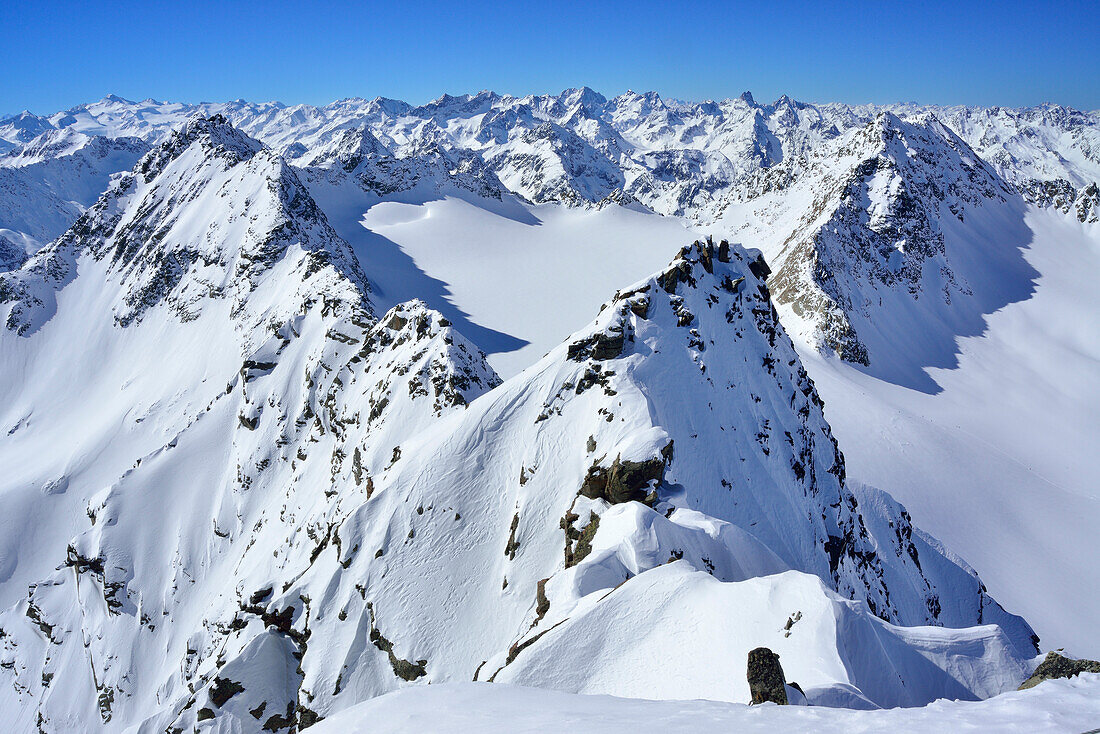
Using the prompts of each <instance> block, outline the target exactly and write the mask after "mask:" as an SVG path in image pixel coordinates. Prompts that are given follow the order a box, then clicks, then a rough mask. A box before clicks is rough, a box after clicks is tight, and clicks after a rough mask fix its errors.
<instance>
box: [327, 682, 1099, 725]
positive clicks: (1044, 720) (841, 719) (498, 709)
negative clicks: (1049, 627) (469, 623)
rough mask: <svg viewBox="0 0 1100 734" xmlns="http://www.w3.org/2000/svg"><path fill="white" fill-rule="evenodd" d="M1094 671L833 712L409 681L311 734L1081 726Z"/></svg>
mask: <svg viewBox="0 0 1100 734" xmlns="http://www.w3.org/2000/svg"><path fill="white" fill-rule="evenodd" d="M1098 694H1100V679H1098V676H1096V675H1095V674H1085V675H1082V676H1079V677H1077V678H1073V679H1071V680H1060V681H1051V682H1048V683H1044V684H1043V685H1042V686H1040V687H1038V688H1036V689H1033V690H1031V691H1023V692H1020V693H1007V694H1004V695H1002V696H997V697H996V698H993V699H990V700H988V701H981V702H978V703H963V702H952V701H937V702H935V703H933V704H931V705H929V706H926V707H924V708H922V709H917V710H914V709H890V710H887V711H860V712H855V711H838V710H836V709H828V708H807V707H803V706H772V705H770V704H764V705H761V706H752V707H749V706H745V705H742V704H731V703H722V702H716V701H682V702H681V701H645V700H639V699H635V698H614V697H611V696H577V695H570V694H566V693H558V692H555V691H546V690H539V689H536V688H522V687H519V686H505V685H484V684H479V683H451V684H444V685H435V686H426V687H416V688H408V689H406V690H403V691H398V692H396V693H391V694H388V695H385V696H381V697H379V698H375V699H373V700H371V701H367V702H365V703H362V704H359V705H358V706H354V707H352V708H350V709H348V710H347V711H343V712H341V713H340V714H337V715H336V716H333V717H332V718H331V719H327V720H325V721H322V722H320V723H318V724H317V725H316V727H315V728H314V730H315V731H316V732H317V734H360V733H362V734H367V733H368V732H403V731H431V732H438V734H497V732H501V733H502V734H504V733H507V734H521V733H522V734H527V733H531V734H534V733H535V732H547V731H571V730H583V731H587V732H593V734H636V733H637V732H653V733H654V734H663V733H664V732H728V731H738V732H746V734H754V733H756V732H759V733H760V734H771V733H772V732H776V731H815V732H822V734H858V733H861V732H868V733H872V732H883V731H892V732H899V734H903V733H904V734H907V733H909V732H913V733H914V734H915V733H918V732H929V731H998V732H1027V734H1033V733H1034V734H1040V733H1041V732H1050V733H1051V734H1060V733H1061V732H1071V731H1072V732H1083V731H1086V730H1088V729H1089V728H1090V727H1094V726H1095V725H1096V722H1097V721H1100V695H1098Z"/></svg>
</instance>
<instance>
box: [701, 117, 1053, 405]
mask: <svg viewBox="0 0 1100 734" xmlns="http://www.w3.org/2000/svg"><path fill="white" fill-rule="evenodd" d="M758 183H759V188H758V190H759V191H761V192H763V193H760V194H757V193H750V194H740V195H737V196H734V197H731V199H730V200H729V201H727V202H726V204H725V206H726V209H725V211H724V212H723V215H722V218H721V220H720V222H721V223H722V226H724V227H725V228H727V229H728V230H730V231H734V232H737V234H738V235H739V236H745V237H751V238H752V239H753V240H754V241H756V242H758V243H759V244H760V246H761V247H762V248H764V249H765V250H766V251H767V252H768V255H769V263H770V265H771V267H772V269H773V271H774V273H773V274H772V276H771V279H770V281H769V282H770V284H771V287H772V289H773V291H774V292H775V296H776V302H777V304H779V305H780V307H781V308H782V309H784V313H785V316H786V319H785V320H786V321H787V325H788V327H789V328H791V329H792V330H797V331H800V332H802V333H804V335H805V338H806V340H807V341H808V342H809V343H811V344H814V345H815V346H817V347H818V348H820V349H823V350H828V351H830V352H834V353H836V354H837V355H838V356H840V357H841V358H842V359H844V360H846V361H849V362H852V363H856V364H860V365H864V366H866V367H868V368H870V370H871V372H872V373H874V374H876V375H878V376H880V377H883V378H885V379H889V380H891V381H895V382H899V383H902V384H907V385H911V386H914V387H920V388H921V389H928V388H926V387H925V386H926V385H927V384H928V383H929V379H928V377H927V375H925V374H924V372H923V369H924V368H926V367H929V366H936V367H948V366H951V365H952V364H953V362H954V355H955V349H956V345H955V339H956V338H957V337H960V336H967V335H972V334H978V333H981V331H982V330H983V328H984V321H983V316H984V315H985V314H988V313H992V312H993V311H996V310H997V309H998V308H1001V307H1002V306H1004V305H1006V304H1007V303H1010V302H1013V301H1017V300H1022V299H1023V298H1026V297H1027V296H1028V295H1030V293H1031V292H1032V291H1033V290H1034V288H1033V284H1032V282H1031V281H1032V278H1033V277H1034V275H1035V274H1036V273H1035V271H1034V269H1033V268H1031V267H1030V266H1029V265H1028V264H1027V263H1026V261H1025V260H1024V258H1023V256H1022V254H1021V249H1022V248H1023V247H1025V246H1026V245H1027V243H1028V241H1029V239H1030V237H1031V233H1030V231H1029V230H1028V228H1027V226H1026V225H1025V223H1024V213H1025V211H1026V203H1025V201H1024V200H1023V198H1022V197H1021V195H1020V194H1019V193H1018V192H1017V191H1016V190H1015V189H1014V188H1013V187H1012V186H1011V184H1009V183H1008V182H1006V181H1005V180H1004V179H1003V178H1001V177H1000V176H999V175H998V174H997V173H996V171H995V170H994V169H993V168H992V167H991V166H990V165H989V164H987V163H985V162H984V161H983V160H982V159H981V158H980V157H979V156H978V155H977V154H976V153H975V152H974V151H973V150H972V149H971V148H970V147H969V146H968V145H967V144H966V143H965V142H963V140H962V139H960V138H959V137H958V136H956V135H955V134H954V133H952V132H951V131H950V130H949V129H947V128H946V127H945V126H944V125H942V124H941V123H940V122H939V120H937V119H936V118H935V117H933V116H931V115H927V114H926V115H922V116H921V117H918V118H915V119H913V120H911V121H905V120H902V119H900V118H898V117H897V116H895V115H894V114H892V113H890V112H883V113H881V114H879V116H878V117H876V118H875V119H873V120H871V121H870V122H868V123H867V124H866V125H865V126H864V127H862V128H860V129H858V130H853V131H850V132H848V133H845V134H844V135H842V136H841V137H840V138H838V139H837V140H836V141H833V142H830V143H828V144H825V145H823V146H822V147H821V148H820V149H817V150H815V151H813V152H812V153H810V154H809V155H808V156H803V157H800V158H798V159H788V160H787V161H784V162H783V163H780V164H778V165H776V166H774V167H772V168H770V169H768V170H766V171H763V172H762V173H761V175H760V176H759V178H758ZM915 334H920V337H919V338H914V335H915Z"/></svg>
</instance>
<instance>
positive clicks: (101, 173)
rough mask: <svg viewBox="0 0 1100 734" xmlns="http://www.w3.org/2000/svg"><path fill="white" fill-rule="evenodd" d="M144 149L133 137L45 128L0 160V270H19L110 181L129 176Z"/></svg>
mask: <svg viewBox="0 0 1100 734" xmlns="http://www.w3.org/2000/svg"><path fill="white" fill-rule="evenodd" d="M16 139H19V138H16ZM147 150H149V146H148V144H147V143H145V142H144V141H142V140H139V139H137V138H126V137H122V138H105V137H102V136H88V135H84V134H83V133H78V132H74V131H72V130H67V129H66V130H55V129H53V128H47V129H45V130H44V131H43V132H42V133H41V134H40V135H38V136H36V137H34V138H33V139H31V140H29V141H28V142H27V143H26V144H25V145H23V146H21V147H19V148H16V149H14V150H12V151H10V152H9V153H8V154H7V155H0V271H3V270H10V269H12V268H14V267H18V266H19V265H21V264H22V263H23V262H24V261H25V260H26V259H27V257H29V256H30V255H32V254H34V253H35V252H37V251H38V249H39V248H41V247H42V245H44V244H46V243H48V242H50V241H51V240H53V239H55V238H56V237H58V236H59V235H61V233H63V232H64V231H65V230H66V229H68V228H69V225H71V224H72V223H73V222H74V221H75V220H76V218H77V217H78V216H79V215H80V213H81V212H82V211H83V210H84V209H85V208H87V207H88V206H90V205H91V204H93V203H94V202H95V201H96V199H98V198H99V196H100V194H102V193H103V192H104V191H105V190H106V189H107V186H108V184H109V183H110V180H111V176H113V175H114V174H116V173H120V172H122V171H128V170H129V169H130V168H132V167H133V165H134V163H135V162H136V161H137V159H138V158H140V157H141V156H142V155H143V154H144V153H145V152H146V151H147Z"/></svg>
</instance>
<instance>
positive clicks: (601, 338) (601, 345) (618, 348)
mask: <svg viewBox="0 0 1100 734" xmlns="http://www.w3.org/2000/svg"><path fill="white" fill-rule="evenodd" d="M625 343H626V340H625V337H624V336H623V332H622V327H619V328H618V329H617V330H613V331H611V333H608V334H596V335H595V336H591V337H589V338H587V339H584V340H582V341H579V342H576V343H574V344H570V345H569V352H568V355H567V356H568V357H569V359H572V360H574V361H577V362H582V361H584V360H585V359H589V358H591V359H594V360H597V361H603V360H605V359H615V358H616V357H618V356H620V355H621V354H622V353H623V347H624V346H625Z"/></svg>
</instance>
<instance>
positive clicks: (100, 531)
mask: <svg viewBox="0 0 1100 734" xmlns="http://www.w3.org/2000/svg"><path fill="white" fill-rule="evenodd" d="M214 212H217V215H216V216H211V215H212V214H213V213H214ZM238 222H240V223H243V224H244V225H245V226H240V225H238V224H237V223H238ZM195 223H199V224H198V225H196V224H195ZM181 263H182V265H181ZM166 264H167V265H166ZM165 273H166V274H165ZM55 275H56V277H54V276H55ZM5 277H6V278H7V280H5V281H4V282H5V284H7V285H8V286H9V287H12V288H16V287H17V288H19V289H20V290H21V293H20V294H19V296H20V297H17V298H16V299H14V300H13V301H11V302H10V303H9V308H10V309H11V312H12V313H15V314H16V315H17V317H18V318H19V320H18V321H12V322H10V323H12V328H9V329H7V330H5V331H4V333H3V336H2V337H0V338H3V339H4V355H5V360H4V363H3V368H4V370H5V373H6V374H8V375H10V376H13V377H14V376H16V375H19V376H20V378H19V379H18V381H17V380H15V379H13V380H10V381H5V384H10V385H11V386H12V387H11V388H9V389H11V390H17V392H11V393H10V394H8V395H7V396H6V400H5V412H4V421H5V424H6V425H8V426H9V428H8V429H7V439H6V441H5V442H4V445H3V447H2V450H3V451H4V453H5V454H6V455H8V457H9V459H10V457H12V456H24V457H31V459H29V460H26V459H25V460H23V461H20V462H18V463H17V464H16V465H17V466H18V467H19V471H18V472H16V473H15V475H13V476H12V477H10V478H9V481H10V482H11V484H10V486H8V487H6V488H5V496H6V497H7V498H8V500H9V502H10V515H9V520H8V521H9V522H14V523H15V524H20V523H24V522H26V521H27V520H29V519H30V518H35V517H37V518H38V519H37V520H36V521H35V522H34V523H32V524H31V527H33V532H32V533H30V534H27V535H26V536H22V537H21V536H19V535H18V534H15V533H11V532H6V533H5V535H4V542H5V546H6V547H5V553H4V554H3V555H4V557H5V559H6V567H5V569H4V571H5V574H6V576H7V579H8V583H7V584H5V587H4V588H5V593H6V594H7V596H6V603H12V602H14V604H15V606H14V607H12V609H10V610H9V611H8V612H7V613H5V614H4V615H3V616H4V617H5V619H6V621H5V622H3V623H0V626H2V628H3V629H4V635H3V636H2V637H3V641H2V643H0V645H2V647H3V659H4V661H5V663H4V668H5V670H4V673H5V676H7V674H8V672H9V671H10V673H11V675H12V677H10V678H7V680H6V682H5V683H6V684H5V685H4V686H3V693H2V696H3V700H4V702H5V703H4V704H3V708H4V710H5V711H11V712H13V714H15V715H16V719H17V723H16V726H17V727H19V728H34V727H39V728H43V729H44V730H47V731H55V730H56V731H66V730H72V729H73V728H87V727H89V726H92V725H93V722H100V723H101V724H102V725H103V726H104V727H105V728H106V729H108V730H114V729H118V728H121V727H122V726H123V725H124V724H126V725H128V724H129V723H135V722H138V721H140V720H141V719H143V718H145V717H147V716H151V715H152V714H153V713H155V712H158V711H163V712H167V713H170V716H169V720H170V719H172V718H175V717H176V716H177V715H179V714H180V712H181V711H182V710H183V707H184V704H186V699H187V698H189V697H190V691H191V689H190V688H188V687H187V686H188V685H190V686H194V685H195V682H196V681H206V682H209V681H207V679H206V678H205V677H204V676H205V675H206V668H202V667H201V666H200V663H203V664H204V665H206V666H209V665H212V664H213V663H214V659H213V658H208V657H207V656H208V655H211V654H213V655H214V657H215V658H217V659H220V660H222V662H224V661H225V657H226V655H230V654H231V655H232V657H234V658H236V657H237V654H238V653H240V655H241V662H238V663H237V665H248V664H250V663H249V661H252V662H253V663H254V662H256V661H257V660H258V661H259V663H260V664H261V665H267V666H269V670H274V669H275V667H277V665H278V664H280V663H281V664H282V665H283V668H282V669H283V670H284V671H286V674H287V675H288V676H290V677H289V678H287V679H286V680H284V681H283V683H284V685H283V686H282V687H281V688H280V687H279V685H278V678H277V677H276V680H275V682H271V683H269V684H268V688H267V689H265V690H270V691H271V694H270V696H269V698H271V699H272V707H273V710H272V712H271V714H270V716H274V715H276V714H277V711H275V710H274V707H275V699H276V698H277V696H282V697H283V699H284V700H285V701H286V702H287V703H291V704H296V701H297V695H298V693H297V691H298V684H297V682H295V681H294V680H292V679H293V671H294V670H295V668H296V665H295V663H294V657H293V656H294V655H300V654H301V650H299V649H298V648H297V647H296V646H295V645H296V644H297V642H296V641H295V638H294V637H293V636H290V637H286V636H284V635H283V634H282V633H281V632H277V631H273V632H271V633H270V634H261V635H259V637H258V638H257V639H255V640H251V639H250V640H246V642H249V643H250V645H249V646H248V647H247V649H241V650H238V651H236V652H234V651H232V649H230V650H229V651H228V652H227V651H226V650H225V649H221V648H218V649H215V648H214V647H204V646H202V645H201V644H200V642H198V640H200V639H201V634H202V633H201V630H203V629H206V628H208V626H209V625H211V624H214V623H215V622H217V621H218V620H220V619H222V618H225V617H226V616H229V617H232V616H233V614H234V613H236V612H237V611H239V610H240V606H241V605H240V597H239V594H238V593H234V584H235V581H237V580H238V579H239V580H241V581H243V580H244V579H246V578H248V577H249V576H248V570H251V571H254V572H255V573H257V574H259V576H260V577H265V576H266V577H270V576H273V575H279V574H280V573H283V572H285V573H286V574H288V575H290V576H292V577H293V576H296V575H300V573H301V572H302V569H303V568H306V567H308V565H309V564H310V563H312V561H313V559H314V558H315V555H316V554H311V550H312V549H315V547H316V544H317V542H318V541H319V540H320V539H321V538H320V536H318V535H317V532H318V531H321V532H323V528H325V527H329V530H330V531H331V526H327V525H326V524H325V522H326V520H328V519H330V518H332V517H339V515H340V502H339V501H337V502H336V503H335V505H334V504H333V503H332V501H331V498H332V497H333V496H335V495H336V494H343V495H347V498H348V499H347V500H345V501H349V500H350V498H352V497H355V496H356V495H361V496H369V495H370V494H371V492H372V491H373V487H372V480H371V478H370V477H371V474H372V473H373V472H375V471H377V470H378V467H381V466H384V464H385V461H388V460H389V459H390V458H391V457H390V452H391V450H392V445H391V444H390V441H391V439H392V435H399V436H402V437H403V436H406V435H409V434H415V433H416V432H417V431H418V430H420V429H421V428H422V427H424V426H425V425H426V424H428V423H430V422H433V421H435V420H437V419H438V418H439V417H440V416H441V415H443V414H445V413H447V412H451V411H454V410H456V409H461V408H462V407H463V406H465V405H466V404H467V403H468V402H469V401H470V400H472V399H473V398H474V397H475V396H476V395H478V394H480V392H482V391H484V390H486V389H488V388H490V387H492V386H493V385H495V384H496V383H497V382H498V381H499V380H498V378H497V377H496V375H495V374H494V373H493V372H492V370H491V369H489V368H488V367H487V366H485V363H484V355H482V354H481V353H480V352H479V351H478V350H477V349H476V348H475V347H473V346H472V345H470V344H469V343H468V342H466V341H465V340H464V339H463V338H462V337H460V336H459V335H457V334H455V333H454V332H453V330H452V329H451V328H450V325H449V324H448V323H447V322H446V320H445V319H443V318H442V317H441V316H439V315H438V314H436V313H434V312H432V311H430V310H428V309H426V308H425V307H424V306H423V304H420V303H416V302H413V303H409V304H404V305H401V306H398V307H396V308H394V309H392V310H391V311H390V312H389V313H387V314H386V315H385V317H384V318H383V319H382V320H381V321H379V322H375V321H374V319H373V316H372V308H371V305H370V303H369V302H368V301H367V300H366V298H365V287H366V281H365V277H364V276H363V275H362V273H361V271H360V270H359V266H358V263H357V261H356V260H355V258H354V255H353V254H351V252H350V250H349V249H348V248H347V245H346V243H343V241H342V240H339V238H337V237H336V236H335V234H334V233H333V232H332V231H331V229H330V228H328V225H327V223H326V222H325V220H324V216H323V215H322V214H320V212H319V210H318V209H317V208H316V205H315V204H313V202H312V199H310V198H309V195H308V193H307V192H306V191H305V189H304V188H303V187H302V185H301V184H300V182H298V180H297V177H296V175H295V174H294V173H293V171H292V170H291V169H289V167H287V166H286V165H285V164H284V163H282V162H281V160H280V159H279V158H278V156H276V155H274V154H273V153H271V152H270V151H268V150H266V149H264V148H262V146H260V145H259V144H258V143H256V142H255V141H253V140H251V139H250V138H248V137H247V136H244V135H243V134H241V133H239V132H237V131H236V130H234V129H233V128H231V127H229V126H228V125H226V124H225V123H224V121H223V120H220V119H218V118H214V119H209V120H201V119H196V120H194V121H192V122H191V123H189V124H188V125H187V126H186V127H185V128H184V129H183V130H181V131H180V132H179V133H178V134H176V135H174V136H173V137H172V138H170V139H169V140H167V141H165V142H164V143H163V144H162V145H160V146H158V147H157V148H156V149H154V150H153V151H152V152H151V153H150V154H149V155H148V156H146V157H145V158H143V159H142V161H140V162H139V163H138V165H137V166H136V167H135V169H134V172H133V173H132V174H130V175H128V176H127V177H125V178H124V180H122V181H120V182H119V183H118V185H117V186H116V187H115V188H113V189H112V190H111V191H110V192H108V194H106V195H105V196H104V197H103V198H102V199H101V200H100V202H98V203H97V204H96V206H95V207H93V208H92V209H91V210H90V211H89V213H88V214H87V215H85V216H84V217H82V218H81V220H80V221H79V222H78V223H77V224H76V225H74V227H73V228H72V229H71V230H70V231H69V232H68V233H67V234H66V235H65V236H64V237H62V238H61V239H60V240H58V242H57V243H55V244H54V245H53V246H51V247H50V248H49V249H48V251H46V252H44V253H41V254H40V255H39V256H37V257H36V258H35V259H34V260H33V261H32V262H31V263H29V264H28V265H27V266H26V267H25V268H23V269H22V270H20V271H17V272H15V273H11V274H8V275H7V276H5ZM13 284H14V285H13ZM47 291H49V292H50V293H51V296H50V302H49V303H48V304H47V302H46V299H45V298H44V297H38V295H39V294H41V295H43V296H45V294H46V293H47ZM25 294H32V295H31V296H30V297H27V295H25ZM47 305H50V306H52V308H48V309H47V308H46V306H47ZM31 318H33V319H35V320H34V321H30V319H31ZM25 324H30V325H31V326H32V327H33V328H29V327H25V326H23V325H25ZM59 349H60V350H61V351H62V352H67V351H68V350H70V349H72V350H73V351H72V352H71V353H70V357H71V356H72V354H77V355H82V357H78V358H77V359H75V360H74V359H71V358H70V359H64V360H58V359H57V351H58V350H59ZM92 360H94V362H93V361H92ZM24 371H25V372H24ZM30 375H33V377H30ZM81 375H83V377H81ZM345 401H347V402H345ZM360 425H362V426H363V429H362V430H363V431H365V432H369V433H370V435H372V436H374V437H375V440H376V441H377V442H378V443H380V444H382V445H384V447H385V449H384V451H385V454H386V455H385V457H382V453H383V449H382V448H379V446H378V445H377V444H374V443H370V442H366V441H364V442H363V443H362V445H361V446H356V447H354V448H353V447H352V446H351V445H350V443H348V444H345V443H343V439H344V438H345V433H346V432H348V431H352V430H355V431H358V429H359V426H360ZM348 426H354V429H352V428H347V427H348ZM51 443H53V444H60V445H65V446H67V447H68V448H69V450H70V451H71V452H72V454H71V456H70V459H69V460H68V461H66V460H65V459H64V458H63V457H62V458H60V460H59V458H58V457H57V455H56V453H55V452H49V451H43V450H40V448H41V446H43V445H48V444H51ZM318 443H321V444H323V445H324V446H325V448H324V449H323V450H322V449H321V448H320V447H318V446H316V444H318ZM24 452H27V453H24ZM307 457H313V458H312V461H307ZM6 461H8V460H7V459H6ZM10 463H11V462H10V461H9V464H10ZM322 478H324V481H325V482H326V487H322V486H321V485H320V484H319V483H318V481H319V480H320V479H322ZM345 482H346V485H347V486H344V485H345ZM337 487H338V489H337ZM352 488H354V489H352ZM43 513H46V514H52V515H54V516H55V521H54V522H47V521H46V520H45V519H44V518H43V517H41V516H42V514H43ZM269 523H272V524H271V525H269ZM276 528H278V529H276ZM328 542H329V538H328V536H325V538H324V540H323V542H322V546H323V545H324V544H327V543H328ZM337 542H338V541H337ZM272 549H278V550H276V553H275V555H274V556H272V555H271V551H272ZM249 551H251V552H249ZM284 553H285V555H284ZM272 564H274V565H272ZM288 564H289V565H288ZM302 564H305V566H303V565H302ZM54 566H56V569H55V570H54V571H52V572H51V571H49V570H48V569H49V568H51V567H54ZM242 566H243V568H244V569H245V571H241V568H242ZM241 573H244V574H245V575H243V576H242V575H240V574H241ZM16 579H26V580H27V581H28V582H29V591H26V593H25V595H24V592H23V591H21V589H22V590H27V589H28V585H27V583H20V582H19V581H18V580H16ZM12 595H15V596H16V597H21V599H19V600H18V601H16V600H15V599H13V596H12ZM219 600H221V601H220V602H219ZM254 606H255V605H253V607H254ZM280 619H281V618H280ZM28 624H29V626H28ZM256 624H257V625H259V629H260V630H262V629H263V627H264V626H265V624H264V622H262V621H260V620H259V618H257V621H256ZM281 625H282V622H281V621H280V622H279V623H278V625H276V626H277V627H280V626H281ZM9 630H10V632H9ZM195 635H200V637H196V636H195ZM214 641H217V642H219V643H221V644H223V645H224V639H219V638H214V640H213V641H212V642H211V645H213V644H214ZM303 649H304V647H303ZM200 653H201V656H200V657H198V658H196V657H195V656H196V655H200ZM273 655H275V656H276V657H274V658H273V657H272V656H273ZM9 663H10V665H9ZM272 666H275V667H272ZM232 669H233V668H232V666H231V667H230V670H232ZM31 681H33V682H34V684H33V685H30V682H31ZM288 687H289V688H288ZM55 692H56V693H55ZM257 692H259V691H257ZM181 696H182V697H184V699H185V700H179V699H180V697H181ZM287 696H289V699H287V698H286V697H287ZM278 706H279V707H280V708H279V710H282V711H285V710H286V709H285V708H284V701H283V700H280V701H279V702H278ZM292 708H293V706H292ZM16 712H18V713H16ZM191 716H192V717H193V716H194V712H193V711H192V712H191ZM166 723H170V721H169V722H166ZM161 728H162V729H163V726H161Z"/></svg>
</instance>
